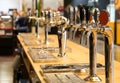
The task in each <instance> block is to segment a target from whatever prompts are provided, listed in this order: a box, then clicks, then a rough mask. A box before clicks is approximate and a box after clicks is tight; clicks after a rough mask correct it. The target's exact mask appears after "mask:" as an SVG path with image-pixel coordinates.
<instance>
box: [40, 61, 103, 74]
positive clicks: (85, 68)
mask: <svg viewBox="0 0 120 83" xmlns="http://www.w3.org/2000/svg"><path fill="white" fill-rule="evenodd" d="M40 67H41V68H42V70H43V72H44V73H51V72H80V73H88V72H89V64H87V63H83V64H65V65H63V64H57V65H56V64H54V65H41V66H40ZM104 68H105V67H104V66H103V65H102V64H100V63H98V64H97V71H98V72H100V71H101V72H103V71H104ZM101 74H103V73H101Z"/></svg>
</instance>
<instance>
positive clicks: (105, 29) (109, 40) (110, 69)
mask: <svg viewBox="0 0 120 83" xmlns="http://www.w3.org/2000/svg"><path fill="white" fill-rule="evenodd" d="M103 17H109V13H108V12H107V11H105V10H103V11H101V13H100V19H99V20H100V24H101V26H100V27H101V28H100V30H99V32H100V33H101V34H104V38H105V41H104V42H105V79H106V80H105V82H106V83H114V62H113V61H114V54H113V53H114V49H113V45H114V44H113V41H114V39H113V32H112V29H111V28H110V27H109V26H106V24H107V22H108V18H107V19H106V18H104V19H102V18H103Z"/></svg>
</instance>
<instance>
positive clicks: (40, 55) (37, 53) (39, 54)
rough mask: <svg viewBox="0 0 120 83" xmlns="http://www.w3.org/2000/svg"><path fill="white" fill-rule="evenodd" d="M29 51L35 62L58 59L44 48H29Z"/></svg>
mask: <svg viewBox="0 0 120 83" xmlns="http://www.w3.org/2000/svg"><path fill="white" fill-rule="evenodd" d="M28 53H29V55H30V56H31V58H32V60H33V61H34V62H51V61H57V58H56V57H55V56H54V55H53V54H52V53H50V52H49V51H46V50H44V49H29V51H28Z"/></svg>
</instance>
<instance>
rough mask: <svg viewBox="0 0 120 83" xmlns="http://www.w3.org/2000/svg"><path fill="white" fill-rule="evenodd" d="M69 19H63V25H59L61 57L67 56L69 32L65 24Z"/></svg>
mask: <svg viewBox="0 0 120 83" xmlns="http://www.w3.org/2000/svg"><path fill="white" fill-rule="evenodd" d="M66 23H67V19H66V18H65V17H61V23H60V25H58V44H59V54H58V56H59V57H63V56H66V51H65V50H66V41H67V32H66V30H65V24H66Z"/></svg>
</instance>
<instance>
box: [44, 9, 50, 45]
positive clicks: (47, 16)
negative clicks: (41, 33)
mask: <svg viewBox="0 0 120 83" xmlns="http://www.w3.org/2000/svg"><path fill="white" fill-rule="evenodd" d="M50 19H51V11H50V10H48V11H45V44H49V42H48V27H49V22H50Z"/></svg>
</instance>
